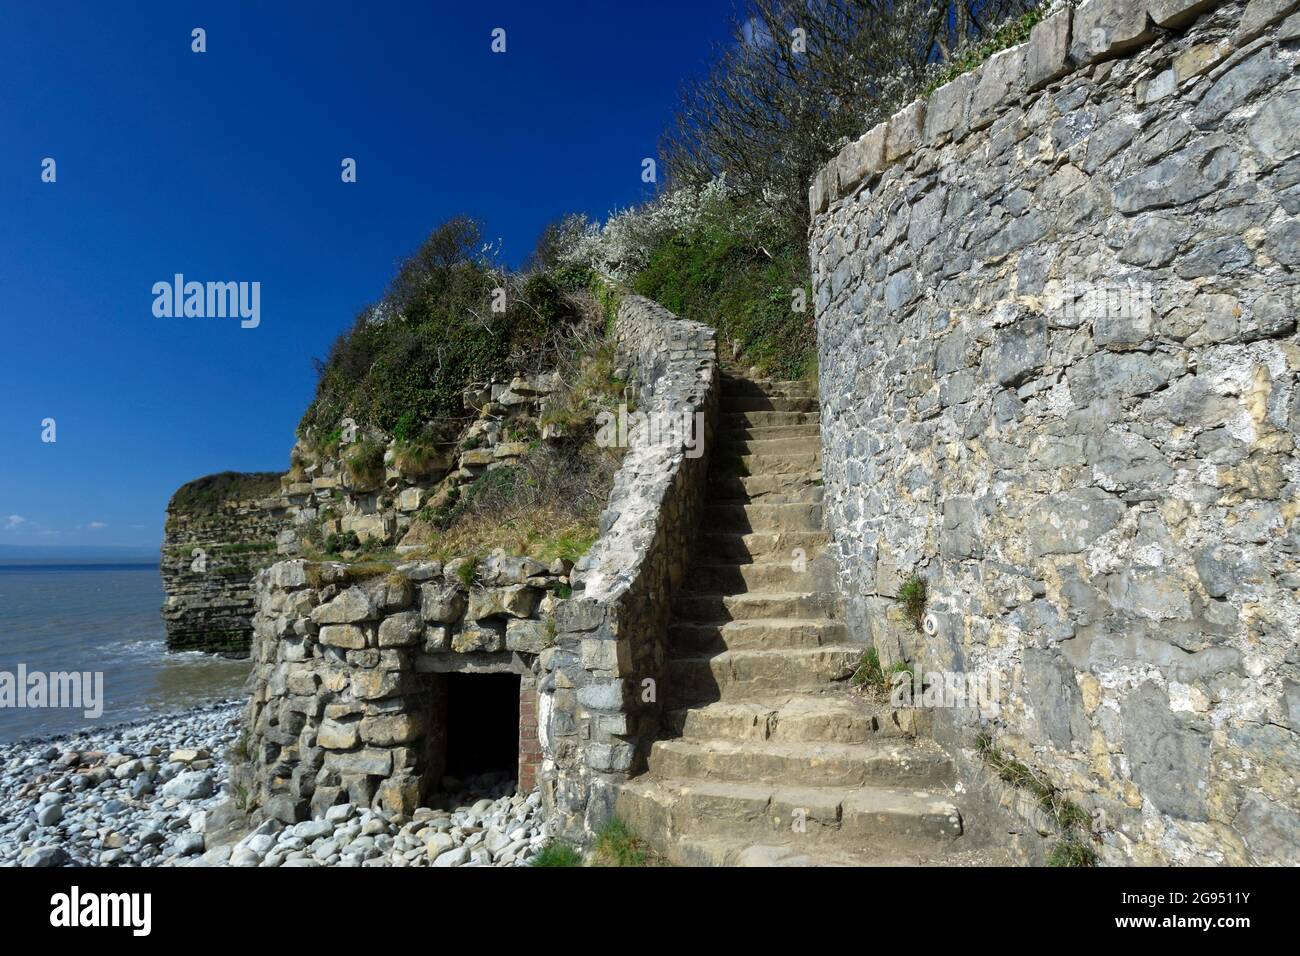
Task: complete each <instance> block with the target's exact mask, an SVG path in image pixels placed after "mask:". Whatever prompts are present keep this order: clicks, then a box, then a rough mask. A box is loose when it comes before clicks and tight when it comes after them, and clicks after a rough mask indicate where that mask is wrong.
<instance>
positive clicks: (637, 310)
mask: <svg viewBox="0 0 1300 956" xmlns="http://www.w3.org/2000/svg"><path fill="white" fill-rule="evenodd" d="M614 334H615V336H616V338H617V340H618V345H619V354H620V357H621V358H622V359H623V360H624V362H625V363H626V365H627V366H628V367H629V368H630V369H631V371H632V375H633V378H634V380H635V381H636V383H637V385H638V397H639V401H638V411H643V412H645V413H646V414H647V416H648V418H647V420H648V421H653V420H655V418H656V417H657V418H658V419H659V420H667V419H669V418H673V417H676V418H677V419H678V420H681V419H682V418H684V417H687V416H689V417H690V418H691V419H695V417H696V416H697V415H698V416H699V419H698V420H699V421H700V422H701V424H702V431H703V434H696V435H694V436H693V439H694V441H695V442H698V443H700V444H701V446H702V447H703V448H704V449H706V450H707V449H709V448H711V447H712V442H711V440H710V439H711V436H712V434H713V430H714V428H715V427H716V414H717V404H718V396H717V379H718V372H717V345H716V339H715V335H714V331H713V330H712V329H711V328H709V327H708V326H705V325H701V324H700V323H698V322H691V321H688V320H685V319H680V318H678V317H677V316H675V315H673V314H672V313H671V312H669V311H668V310H666V309H664V308H662V307H660V306H658V305H656V304H655V303H653V302H651V301H650V300H648V299H644V298H641V297H639V296H632V295H629V296H625V297H624V299H623V301H622V302H621V304H620V305H619V308H618V311H617V315H616V316H615V322H614ZM630 445H631V447H630V448H629V450H628V452H627V454H626V455H625V456H624V458H623V463H622V465H621V467H620V468H619V471H618V473H617V474H616V475H615V478H614V489H613V491H612V492H611V494H610V501H609V506H608V507H607V508H606V510H605V511H604V512H603V513H602V515H601V524H600V526H601V536H600V538H599V539H598V540H597V541H596V543H595V544H594V545H593V546H592V549H591V550H590V551H589V552H588V553H587V554H586V555H585V556H584V557H583V558H582V559H581V560H579V562H578V564H577V565H575V566H574V569H573V588H574V594H573V596H572V597H571V598H570V599H569V600H566V601H563V602H562V603H561V604H560V606H559V608H558V610H557V615H556V622H557V625H558V628H557V635H556V643H555V646H554V647H549V648H547V649H546V650H545V651H543V652H542V654H541V657H540V664H541V668H542V678H541V682H540V685H539V688H538V689H539V691H540V694H539V696H538V718H537V719H538V731H539V735H540V738H541V744H542V754H543V760H542V769H541V775H540V783H541V787H542V800H543V802H544V804H545V806H546V809H547V814H548V817H549V818H550V820H551V821H552V822H553V825H554V827H555V828H556V831H557V832H559V833H563V834H564V835H566V836H567V837H569V838H571V839H577V840H585V839H586V838H587V837H588V836H590V834H591V833H592V832H593V830H594V829H595V828H596V827H598V826H599V825H600V824H601V823H603V822H604V821H605V820H606V819H608V818H609V817H610V815H611V814H612V813H613V807H614V801H615V799H616V797H617V794H618V789H619V786H620V785H621V784H623V783H625V782H626V781H627V779H628V778H629V776H632V775H634V774H636V773H640V772H643V771H644V770H645V766H646V756H647V753H648V751H649V748H650V744H651V743H652V742H653V741H654V739H655V738H656V737H657V736H658V735H659V729H660V724H661V718H662V708H663V700H664V697H663V694H664V684H665V679H666V678H667V671H668V656H669V648H668V619H669V613H670V597H671V595H672V594H673V592H674V591H676V590H677V588H678V587H679V586H680V584H681V582H682V579H683V577H684V575H685V572H686V567H687V562H688V560H689V556H690V547H691V544H692V543H693V541H694V540H695V536H696V533H697V531H698V529H699V526H700V524H701V521H702V517H703V513H704V510H703V509H704V500H705V494H706V482H707V478H708V464H709V455H708V454H707V452H706V453H705V454H703V455H699V456H696V457H692V455H691V454H688V453H687V450H686V449H685V448H684V447H682V446H681V445H676V446H674V445H673V444H672V443H667V442H657V443H651V442H648V441H643V440H641V438H640V437H639V436H638V435H637V434H635V433H634V434H633V435H632V436H631V441H630Z"/></svg>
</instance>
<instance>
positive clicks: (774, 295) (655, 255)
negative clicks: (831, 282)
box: [631, 205, 817, 379]
mask: <svg viewBox="0 0 1300 956" xmlns="http://www.w3.org/2000/svg"><path fill="white" fill-rule="evenodd" d="M744 219H745V210H743V209H728V208H727V207H726V206H725V205H724V206H721V207H720V208H718V209H717V210H716V211H713V212H712V213H711V214H709V215H706V216H705V217H704V221H703V222H701V223H700V224H698V225H696V226H694V227H692V228H691V229H689V230H687V231H683V232H681V233H677V234H675V235H671V236H668V237H665V238H663V239H662V240H660V241H659V242H657V243H656V244H655V245H654V246H653V247H652V248H651V251H650V255H649V263H648V264H647V265H646V267H645V268H644V269H643V270H641V272H639V273H638V274H637V275H636V277H635V278H634V279H633V280H632V283H631V285H632V289H633V290H634V291H636V292H639V293H640V294H642V295H645V296H648V297H649V298H652V299H654V300H655V301H657V302H659V303H660V304H661V305H663V306H664V307H665V308H667V309H670V310H671V311H673V312H676V313H677V314H678V315H682V316H687V317H688V318H690V319H693V320H695V321H697V322H703V323H705V324H706V325H711V326H713V328H715V329H717V331H718V340H719V348H720V350H721V351H722V354H723V355H724V356H727V355H731V354H733V353H739V354H741V355H743V356H744V357H745V360H746V361H747V362H748V363H749V364H751V365H754V366H756V367H757V368H759V369H761V370H762V371H763V372H765V373H767V374H770V375H772V376H774V377H776V378H786V379H796V378H807V377H808V376H809V375H810V374H811V373H812V368H813V365H814V363H815V361H816V351H817V335H816V329H815V328H814V326H813V310H812V289H811V279H810V277H809V273H808V255H807V250H806V249H805V248H804V245H803V243H802V242H795V241H793V240H791V239H788V238H783V237H782V235H781V232H780V231H779V230H775V229H773V230H759V231H757V232H756V231H755V230H753V229H744V228H739V227H737V225H736V224H737V223H738V222H743V221H744ZM764 232H766V233H767V234H764Z"/></svg>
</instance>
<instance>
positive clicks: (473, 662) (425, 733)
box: [240, 551, 571, 822]
mask: <svg viewBox="0 0 1300 956" xmlns="http://www.w3.org/2000/svg"><path fill="white" fill-rule="evenodd" d="M570 568H571V566H570V565H569V564H568V563H567V562H565V561H556V562H555V563H554V564H552V565H550V566H546V565H543V564H542V563H540V562H538V561H535V560H533V559H531V558H527V557H522V558H520V557H508V556H506V555H505V554H504V553H503V552H500V551H498V552H494V553H493V554H492V555H490V556H488V557H487V558H485V559H483V560H482V561H480V562H477V564H475V563H474V562H472V561H470V560H469V559H464V558H462V559H458V560H455V561H451V562H448V563H447V564H446V565H445V566H444V565H442V564H440V563H439V562H436V561H412V562H408V563H405V564H399V565H397V566H395V567H392V568H390V569H374V568H371V569H368V570H367V569H366V568H365V567H364V566H361V565H348V564H342V563H312V562H307V561H303V560H289V561H282V562H280V563H278V564H275V565H272V566H271V567H270V568H267V569H266V570H263V571H262V572H260V573H259V574H258V576H257V591H258V594H257V606H258V611H257V615H256V617H255V619H254V633H255V643H254V660H255V664H254V669H253V673H252V675H251V677H250V679H249V692H250V695H249V702H248V706H247V709H246V711H245V713H244V721H243V726H244V728H245V741H244V750H245V751H246V758H247V763H246V766H244V767H243V768H242V769H241V772H240V785H241V786H243V787H244V788H245V789H246V790H247V791H248V797H249V805H250V807H252V808H260V809H261V812H262V813H263V814H264V815H266V816H270V817H274V818H276V819H280V820H282V821H285V822H295V821H297V820H301V819H303V818H305V817H306V816H307V815H308V814H311V813H314V814H315V815H317V816H319V815H321V814H322V813H323V812H324V811H325V810H327V809H328V808H329V807H331V806H333V805H334V804H336V803H339V802H343V801H347V802H351V803H354V804H357V805H361V806H372V805H373V806H378V807H381V808H383V809H384V810H386V811H388V812H390V813H402V814H406V815H408V816H409V815H410V813H411V812H412V810H413V809H414V808H415V807H417V806H421V805H424V802H425V798H426V797H427V795H428V794H429V793H431V792H433V791H435V790H437V789H439V787H440V785H441V783H442V777H443V771H444V763H443V758H444V754H445V751H446V746H447V726H446V725H445V722H444V720H443V717H444V716H445V703H446V701H445V686H444V685H443V683H442V682H441V678H442V677H443V676H444V675H448V674H500V673H506V674H518V675H519V676H520V708H519V711H520V719H519V740H518V743H519V767H518V779H519V781H520V786H521V787H523V788H525V789H531V787H532V781H534V780H535V779H536V773H537V763H538V760H539V759H540V754H539V748H538V746H537V722H536V684H537V676H538V673H539V665H538V656H539V655H540V654H541V653H543V652H544V651H545V649H546V648H547V647H548V646H550V645H551V644H552V643H553V640H554V623H553V619H554V612H555V607H556V604H557V601H558V598H557V593H559V592H561V591H563V590H565V589H567V588H568V587H569V571H570ZM376 571H379V573H376ZM471 571H472V574H471V573H470V572H471ZM364 574H369V575H370V576H369V577H361V575H364ZM467 582H469V583H467ZM455 732H458V733H465V732H467V731H466V729H465V728H463V727H460V728H457V729H456V731H455Z"/></svg>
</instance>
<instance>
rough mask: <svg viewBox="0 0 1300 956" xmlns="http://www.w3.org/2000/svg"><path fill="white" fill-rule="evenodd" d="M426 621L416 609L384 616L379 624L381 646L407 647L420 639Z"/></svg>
mask: <svg viewBox="0 0 1300 956" xmlns="http://www.w3.org/2000/svg"><path fill="white" fill-rule="evenodd" d="M423 632H424V621H423V620H421V618H420V615H419V613H417V612H416V611H403V612H401V613H400V614H393V615H391V616H389V617H386V618H384V620H383V621H381V622H380V624H379V646H380V647H407V646H408V645H411V644H414V643H415V642H416V641H417V640H419V638H420V635H421V634H423Z"/></svg>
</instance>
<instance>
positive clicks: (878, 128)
mask: <svg viewBox="0 0 1300 956" xmlns="http://www.w3.org/2000/svg"><path fill="white" fill-rule="evenodd" d="M885 129H886V125H885V124H884V123H877V124H876V125H875V126H873V127H872V128H871V129H870V130H868V131H867V132H866V133H864V134H863V135H862V136H861V137H859V138H858V139H857V140H856V141H855V142H852V143H849V145H848V146H845V147H844V148H843V149H842V150H840V154H839V156H837V157H836V158H835V163H836V166H837V175H838V176H839V182H840V189H841V190H842V191H843V192H844V193H848V192H849V191H850V190H851V189H853V187H855V186H856V185H858V184H859V183H861V182H865V181H866V180H868V179H870V178H871V177H872V176H873V175H875V174H876V173H878V172H879V171H880V170H881V169H882V168H884V165H885Z"/></svg>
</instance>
